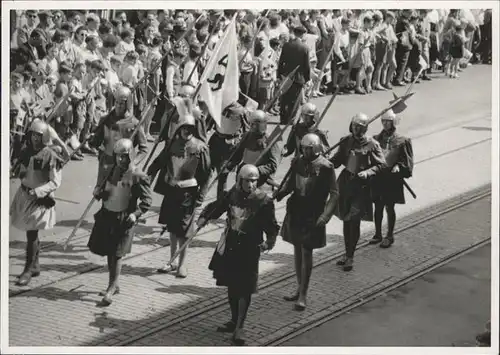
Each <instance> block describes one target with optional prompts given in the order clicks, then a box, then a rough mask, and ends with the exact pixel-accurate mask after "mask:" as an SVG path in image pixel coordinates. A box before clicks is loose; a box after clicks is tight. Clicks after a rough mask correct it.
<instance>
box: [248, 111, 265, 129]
mask: <svg viewBox="0 0 500 355" xmlns="http://www.w3.org/2000/svg"><path fill="white" fill-rule="evenodd" d="M249 121H250V125H251V126H252V129H251V130H252V131H253V132H256V133H257V134H259V135H264V134H266V131H267V116H266V113H265V112H264V111H262V110H256V111H254V112H252V114H251V115H250V119H249Z"/></svg>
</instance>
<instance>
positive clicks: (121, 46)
mask: <svg viewBox="0 0 500 355" xmlns="http://www.w3.org/2000/svg"><path fill="white" fill-rule="evenodd" d="M120 38H121V41H120V42H118V45H117V46H116V47H115V54H116V55H117V56H119V57H120V59H121V60H122V61H123V59H124V58H125V55H126V54H127V53H128V52H133V51H135V45H134V31H133V30H123V31H122V33H120Z"/></svg>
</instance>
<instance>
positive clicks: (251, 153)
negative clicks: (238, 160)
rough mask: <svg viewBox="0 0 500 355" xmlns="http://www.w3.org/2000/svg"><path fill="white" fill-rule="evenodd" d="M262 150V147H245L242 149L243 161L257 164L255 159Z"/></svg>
mask: <svg viewBox="0 0 500 355" xmlns="http://www.w3.org/2000/svg"><path fill="white" fill-rule="evenodd" d="M263 151H264V149H259V150H250V149H249V148H245V150H244V151H243V163H244V164H257V159H258V158H259V156H260V154H261V153H262V152H263Z"/></svg>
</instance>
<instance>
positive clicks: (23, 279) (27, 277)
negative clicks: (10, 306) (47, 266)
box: [16, 270, 31, 286]
mask: <svg viewBox="0 0 500 355" xmlns="http://www.w3.org/2000/svg"><path fill="white" fill-rule="evenodd" d="M30 282H31V270H27V271H24V272H23V273H22V274H21V276H19V280H17V282H16V285H17V286H27V285H28V284H29V283H30Z"/></svg>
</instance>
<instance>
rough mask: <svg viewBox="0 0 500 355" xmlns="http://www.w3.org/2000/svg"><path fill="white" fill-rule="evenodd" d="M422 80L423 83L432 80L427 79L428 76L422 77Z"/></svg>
mask: <svg viewBox="0 0 500 355" xmlns="http://www.w3.org/2000/svg"><path fill="white" fill-rule="evenodd" d="M422 80H425V81H432V79H431V78H429V77H428V76H423V77H422Z"/></svg>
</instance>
